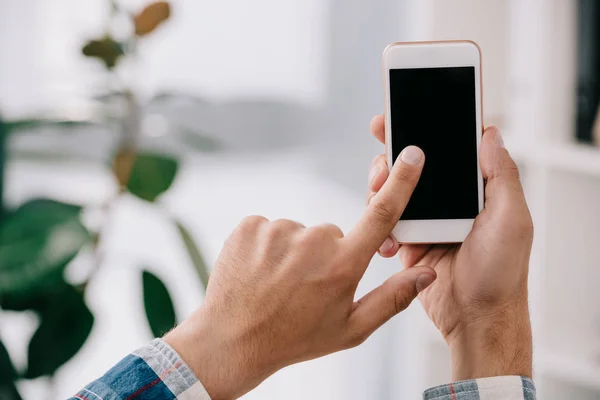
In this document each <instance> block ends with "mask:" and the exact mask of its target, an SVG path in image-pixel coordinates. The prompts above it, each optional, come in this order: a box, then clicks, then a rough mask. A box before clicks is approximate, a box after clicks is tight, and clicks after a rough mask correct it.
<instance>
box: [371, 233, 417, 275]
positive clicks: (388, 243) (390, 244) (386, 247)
mask: <svg viewBox="0 0 600 400" xmlns="http://www.w3.org/2000/svg"><path fill="white" fill-rule="evenodd" d="M394 244H395V243H394V240H393V239H392V238H390V237H389V238H387V239H385V242H383V244H382V245H381V247H380V248H379V252H380V253H381V254H387V253H388V252H389V251H390V250H392V249H393V248H394ZM417 281H418V279H417Z"/></svg>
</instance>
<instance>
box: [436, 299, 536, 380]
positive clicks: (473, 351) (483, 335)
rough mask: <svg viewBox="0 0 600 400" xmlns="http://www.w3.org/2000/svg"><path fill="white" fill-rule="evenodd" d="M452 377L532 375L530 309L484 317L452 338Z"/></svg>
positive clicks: (456, 378)
mask: <svg viewBox="0 0 600 400" xmlns="http://www.w3.org/2000/svg"><path fill="white" fill-rule="evenodd" d="M448 343H449V346H450V358H451V365H452V380H453V381H461V380H467V379H477V378H485V377H492V376H506V375H517V376H524V377H528V378H531V377H532V338H531V323H530V320H529V310H528V307H527V303H526V302H524V303H523V304H520V305H519V306H518V307H515V308H511V309H510V310H508V309H506V310H503V311H501V312H495V313H493V314H490V315H489V316H487V317H484V318H480V319H478V320H476V321H475V322H472V323H471V324H469V325H468V326H465V327H463V328H462V329H461V330H460V331H459V332H456V333H455V334H454V335H452V336H451V337H449V338H448Z"/></svg>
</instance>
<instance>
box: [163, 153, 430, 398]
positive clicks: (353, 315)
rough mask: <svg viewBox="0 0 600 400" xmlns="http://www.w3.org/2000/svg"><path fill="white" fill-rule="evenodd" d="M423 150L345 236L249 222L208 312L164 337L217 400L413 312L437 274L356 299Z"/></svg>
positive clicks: (215, 279) (212, 290)
mask: <svg viewBox="0 0 600 400" xmlns="http://www.w3.org/2000/svg"><path fill="white" fill-rule="evenodd" d="M424 161H425V159H424V155H423V152H422V151H421V150H420V149H418V148H416V147H408V148H406V149H405V150H404V151H403V152H402V154H401V155H400V157H399V160H398V162H397V163H396V165H395V166H394V169H393V170H392V172H391V174H390V178H389V179H388V180H387V182H386V184H385V185H383V186H382V187H381V190H379V191H378V193H377V195H375V196H373V198H372V200H371V202H370V205H369V207H368V208H367V210H366V212H365V214H364V215H363V216H362V218H361V219H360V221H359V222H358V224H357V225H356V226H355V227H354V229H353V230H352V231H351V232H350V233H349V234H348V235H347V236H346V237H344V235H343V233H342V231H341V230H340V229H339V228H338V227H337V226H334V225H322V226H316V227H312V228H305V227H304V226H302V225H301V224H299V223H296V222H293V221H288V220H277V221H273V222H269V221H268V220H266V219H265V218H263V217H248V218H246V219H245V220H244V221H243V222H242V223H241V224H240V225H239V226H238V228H237V229H236V230H235V231H234V232H233V234H232V235H231V236H230V237H229V239H228V240H227V242H226V244H225V247H224V248H223V251H222V252H221V254H220V256H219V259H218V260H217V263H216V265H215V269H214V271H213V274H212V276H211V279H210V283H209V285H208V289H207V293H206V300H205V302H204V304H203V305H202V307H201V308H200V309H199V310H198V311H197V312H196V313H195V314H194V315H193V316H192V317H191V318H190V319H188V320H187V321H185V322H184V323H183V324H182V325H180V326H179V327H177V328H176V329H175V330H173V331H172V332H171V333H169V334H168V335H167V336H166V337H165V340H166V341H167V343H169V344H170V345H171V346H172V347H173V348H174V349H175V350H176V351H177V352H178V353H179V354H180V355H181V356H182V358H183V359H184V360H185V361H186V362H187V363H188V364H189V365H190V367H191V368H192V369H193V370H194V372H195V373H196V375H197V376H198V378H199V379H200V381H201V382H202V383H203V385H204V386H205V388H206V390H207V391H208V393H209V394H210V396H211V398H213V399H215V400H218V399H230V398H236V397H239V396H241V395H243V394H244V393H246V392H248V391H249V390H251V389H252V388H254V387H255V386H257V385H258V384H259V383H260V382H262V381H263V380H264V379H265V378H266V377H268V376H269V375H271V374H273V373H274V372H276V371H277V370H279V369H281V368H283V367H285V366H287V365H290V364H293V363H297V362H301V361H304V360H308V359H312V358H316V357H319V356H322V355H325V354H329V353H333V352H336V351H339V350H342V349H347V348H350V347H353V346H357V345H358V344H360V343H362V342H363V341H364V340H365V339H367V338H368V337H369V335H371V333H373V331H375V330H376V329H377V328H378V327H379V326H381V325H382V324H383V323H385V322H386V321H387V320H389V319H390V318H392V317H393V316H394V315H396V314H398V313H399V312H400V311H402V310H404V309H405V308H406V307H407V306H408V305H409V304H410V302H411V301H412V300H413V299H414V298H415V297H416V296H417V294H418V292H420V291H422V290H423V289H425V288H426V287H427V286H429V285H430V284H431V283H432V282H433V281H434V280H435V278H436V273H435V271H434V270H433V269H431V268H429V267H415V268H411V269H409V270H406V271H403V272H399V273H397V274H395V275H393V276H392V277H391V278H389V279H388V280H387V281H386V282H385V283H383V284H382V285H381V286H379V287H378V288H376V289H374V290H373V291H372V292H370V293H368V294H367V295H366V296H364V297H363V298H361V299H360V300H358V301H357V302H355V301H354V295H355V292H356V288H357V285H358V282H359V281H360V279H361V278H362V276H363V274H364V272H365V270H366V269H367V266H368V265H369V262H370V261H371V259H372V257H373V256H374V254H375V253H376V252H377V249H378V248H379V247H380V245H381V243H382V242H383V241H384V240H385V238H387V237H388V236H389V235H390V233H391V231H392V229H393V228H394V226H395V225H396V223H397V222H398V219H399V218H400V215H401V214H402V211H403V210H404V208H405V206H406V204H407V203H408V200H409V198H410V196H411V194H412V192H413V190H414V188H415V186H416V184H417V181H418V179H419V176H420V174H421V170H422V168H423V163H424Z"/></svg>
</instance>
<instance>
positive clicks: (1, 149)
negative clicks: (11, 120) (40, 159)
mask: <svg viewBox="0 0 600 400" xmlns="http://www.w3.org/2000/svg"><path fill="white" fill-rule="evenodd" d="M6 135H7V132H6V128H5V126H4V122H2V117H1V116H0V222H1V221H2V217H3V214H4V166H5V163H6V153H5V143H6Z"/></svg>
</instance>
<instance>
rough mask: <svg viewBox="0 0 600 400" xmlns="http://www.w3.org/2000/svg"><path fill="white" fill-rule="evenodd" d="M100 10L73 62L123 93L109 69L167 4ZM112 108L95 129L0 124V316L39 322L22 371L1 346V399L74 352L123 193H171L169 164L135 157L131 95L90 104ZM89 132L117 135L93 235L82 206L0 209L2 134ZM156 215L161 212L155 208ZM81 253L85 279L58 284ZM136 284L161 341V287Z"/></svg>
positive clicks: (164, 301) (164, 325)
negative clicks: (89, 262)
mask: <svg viewBox="0 0 600 400" xmlns="http://www.w3.org/2000/svg"><path fill="white" fill-rule="evenodd" d="M109 6H110V10H111V13H110V19H109V21H108V26H107V29H106V33H105V34H104V35H103V36H102V37H100V38H96V39H93V40H89V41H87V42H86V43H85V44H84V45H83V47H82V53H83V55H84V56H86V57H90V58H95V59H98V60H99V61H100V62H101V63H102V64H103V65H104V66H105V67H106V71H107V75H108V77H109V81H111V80H114V81H118V82H119V83H120V84H122V82H121V81H119V80H118V79H117V77H116V75H115V72H114V70H115V69H116V68H117V67H118V66H119V63H120V62H121V60H123V59H125V58H127V57H130V56H131V55H133V54H135V52H136V49H137V42H138V40H140V39H142V38H144V37H145V36H147V35H149V34H150V33H152V32H153V31H155V30H156V28H157V27H158V26H160V25H161V24H162V23H163V22H164V21H166V20H167V19H168V18H169V16H170V14H171V8H170V5H169V3H168V2H166V1H157V2H153V3H151V4H148V5H147V6H146V7H145V8H143V9H142V10H141V11H140V12H138V13H131V12H129V11H127V10H125V9H124V8H123V7H121V6H120V5H119V4H118V3H117V1H116V0H109ZM123 16H126V19H127V20H128V21H129V23H130V31H131V34H130V35H129V36H128V37H127V38H126V39H125V40H116V39H115V38H113V37H112V36H111V34H110V32H111V29H110V27H111V24H113V23H114V21H117V20H119V18H121V17H123ZM121 20H122V18H121ZM173 97H174V96H173V95H170V94H164V93H163V94H159V95H157V96H156V97H155V101H163V100H165V99H170V98H173ZM175 97H176V96H175ZM115 99H120V100H124V103H123V102H121V107H120V108H121V109H122V110H125V111H124V112H122V113H121V115H120V116H119V117H118V118H113V117H112V116H110V115H109V114H108V113H107V114H105V117H104V118H100V119H98V120H77V121H72V120H65V119H60V118H58V119H55V118H41V117H40V118H31V119H24V120H16V121H6V122H5V123H4V124H3V123H2V121H1V120H0V307H1V308H2V309H3V310H7V311H15V312H25V311H27V312H33V313H35V314H36V315H37V316H38V317H39V321H40V323H39V326H38V328H37V330H36V331H35V333H34V334H33V336H32V337H31V340H30V342H29V347H28V362H27V368H26V369H25V370H23V371H22V370H19V369H17V368H15V367H14V365H13V362H12V361H11V358H10V355H9V352H8V351H7V349H6V347H5V346H4V345H3V343H2V342H1V341H0V399H7V400H13V399H20V398H21V397H20V395H19V393H18V391H17V388H16V385H15V383H16V382H18V381H19V380H22V379H34V378H38V377H50V378H51V377H52V376H53V375H54V374H55V373H56V371H57V370H58V369H59V368H60V367H61V366H62V365H64V364H65V363H66V362H67V361H69V360H70V359H71V358H72V357H73V356H74V355H75V354H77V352H78V351H79V350H80V349H81V347H82V346H83V345H84V343H85V341H86V340H87V338H88V336H89V334H90V332H91V331H92V328H93V324H94V315H93V313H92V312H91V310H90V309H89V308H88V306H87V304H86V299H85V295H86V290H87V288H88V285H89V284H90V282H92V280H93V279H94V277H95V276H96V273H97V272H98V270H99V269H101V268H102V265H103V255H102V254H101V251H100V245H101V243H102V241H103V235H104V228H105V227H106V224H107V222H106V221H107V220H108V218H109V216H110V215H111V214H112V212H113V205H114V204H116V203H117V202H118V200H119V199H120V198H121V196H123V195H126V194H130V195H133V196H135V197H136V198H138V199H139V200H140V201H143V202H146V203H150V204H154V203H156V202H157V200H158V199H159V197H160V196H161V195H163V194H164V193H165V192H167V191H168V190H169V189H170V187H171V185H172V183H173V182H174V180H175V178H176V176H177V172H178V170H179V165H180V160H179V159H178V157H177V156H175V155H173V154H169V153H163V152H157V151H144V150H140V146H139V145H140V136H141V134H140V130H141V129H142V128H141V125H142V124H141V110H142V109H143V106H142V105H140V104H139V101H138V100H137V97H136V96H135V95H134V93H133V91H132V90H131V89H129V88H127V87H123V86H121V87H120V88H119V89H118V90H116V91H112V92H110V93H109V94H105V95H102V96H99V97H98V98H97V100H100V101H102V102H105V103H106V104H107V105H110V104H112V101H113V100H115ZM150 103H152V101H151V102H150ZM115 123H116V125H115ZM94 126H102V127H105V128H108V129H112V130H114V129H115V127H117V128H118V131H119V138H118V143H117V145H116V151H113V152H112V153H111V154H110V155H109V156H108V157H107V159H110V162H109V163H106V165H107V166H108V167H109V168H111V171H112V174H113V175H114V177H115V179H116V181H117V182H118V188H119V189H118V191H117V192H116V193H114V194H111V195H110V196H109V197H108V199H107V200H106V201H105V203H104V204H102V206H101V210H102V215H103V217H102V218H103V222H102V223H101V225H100V227H99V228H96V229H95V230H93V229H91V228H89V227H87V226H86V224H85V223H84V222H83V219H82V214H83V212H84V211H85V208H86V206H85V205H77V204H68V203H65V202H61V201H57V200H55V199H46V198H37V199H31V200H29V201H27V202H25V203H24V204H21V205H20V206H19V207H17V208H16V209H5V208H4V207H3V203H2V201H1V200H2V188H3V181H2V176H3V174H2V172H3V169H4V165H5V163H6V157H5V153H4V151H3V144H5V142H6V139H7V138H8V137H9V135H16V134H18V133H20V132H27V133H29V132H34V131H37V130H39V128H42V129H48V128H51V129H53V130H59V131H64V132H67V131H73V130H76V131H77V130H83V129H89V128H90V127H94ZM169 129H170V132H169V134H172V135H171V136H172V137H173V138H175V139H178V140H180V141H181V142H182V144H183V146H184V147H185V148H188V149H189V148H192V149H193V150H199V151H214V150H216V149H218V147H219V146H218V144H217V143H216V142H215V141H214V140H213V139H211V138H210V137H207V136H202V135H201V134H198V133H196V132H190V131H189V129H182V128H180V127H178V126H177V124H170V125H169ZM175 139H174V140H175ZM34 156H35V157H36V159H38V160H53V159H54V158H58V157H61V156H64V155H58V157H55V155H54V154H44V153H43V151H42V152H41V153H38V154H35V155H34ZM75 158H76V157H75ZM156 209H157V210H164V208H162V207H160V206H158V205H157V207H156ZM169 219H170V220H171V221H172V223H173V224H174V226H175V227H176V229H175V232H177V233H178V235H179V236H180V239H181V241H182V244H183V247H184V248H185V249H186V250H187V252H188V253H189V257H190V260H191V262H192V264H193V265H194V267H195V269H196V272H197V275H198V278H199V279H200V280H201V282H202V284H203V285H204V286H205V287H206V285H207V284H208V278H209V273H208V269H207V268H206V264H205V262H204V259H203V257H202V253H201V252H200V249H199V248H198V246H197V245H196V243H195V241H194V239H193V238H192V235H191V234H190V233H189V231H188V230H187V228H186V227H185V226H184V225H183V224H182V222H181V221H178V220H176V219H175V218H173V217H172V216H169ZM86 249H87V250H89V251H91V252H92V254H93V260H94V265H93V266H92V267H91V268H90V271H91V272H90V273H89V275H88V276H87V278H86V279H85V280H84V281H83V282H82V283H77V284H73V283H70V282H67V281H66V280H65V276H64V275H65V274H64V273H65V269H66V268H67V267H68V266H69V264H70V263H71V262H72V261H73V260H74V259H75V258H76V257H78V255H79V254H80V253H81V252H82V251H86ZM141 281H142V288H143V302H144V310H145V313H146V317H147V320H148V326H149V331H150V332H151V333H152V334H153V335H154V336H160V335H163V334H164V333H165V332H166V331H168V330H169V329H171V328H172V327H173V326H174V325H175V324H176V323H177V316H176V313H175V308H174V305H173V301H172V299H171V295H170V294H169V291H168V289H167V287H166V286H165V285H164V283H163V282H162V281H161V280H160V279H159V278H158V277H157V276H156V275H154V274H153V273H151V272H150V271H149V270H147V269H145V268H144V269H142V271H141ZM109 295H110V294H109Z"/></svg>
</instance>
